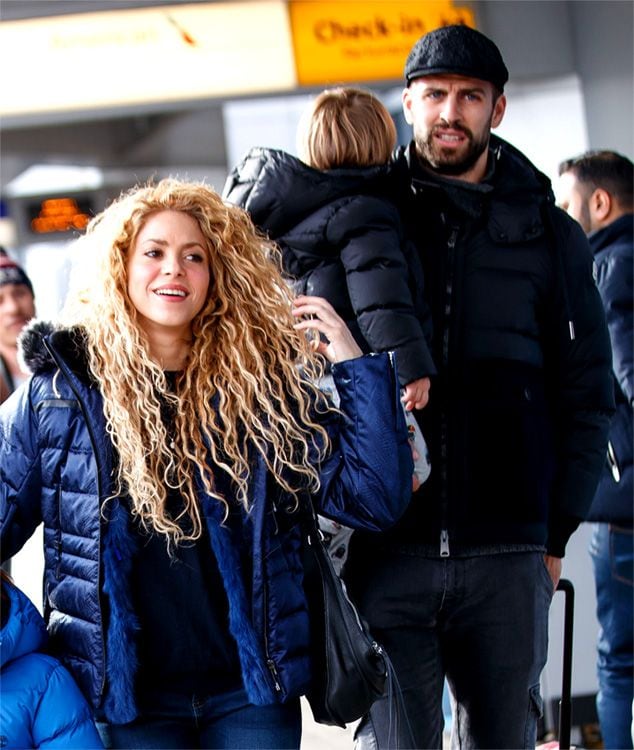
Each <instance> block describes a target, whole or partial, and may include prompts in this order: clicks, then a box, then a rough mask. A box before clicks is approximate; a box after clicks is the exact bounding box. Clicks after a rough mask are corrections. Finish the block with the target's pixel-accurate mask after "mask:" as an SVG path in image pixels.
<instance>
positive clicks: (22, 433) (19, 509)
mask: <svg viewBox="0 0 634 750" xmlns="http://www.w3.org/2000/svg"><path fill="white" fill-rule="evenodd" d="M31 387H32V381H29V382H27V383H26V384H24V385H23V386H21V387H20V388H19V389H18V390H17V391H15V393H13V394H12V395H11V396H10V397H9V398H8V399H7V400H6V401H5V402H4V403H3V404H2V406H0V551H1V554H2V560H3V561H4V560H6V559H8V558H9V557H11V556H12V555H14V554H15V553H16V552H18V550H19V549H20V548H21V547H22V545H23V544H24V543H25V542H26V541H27V540H28V539H29V537H30V536H31V534H33V531H34V530H35V528H36V527H37V525H38V524H39V523H40V521H41V520H42V516H41V506H40V495H41V474H40V451H39V447H38V440H37V418H36V415H35V412H34V410H33V408H32V404H31V400H30V396H29V394H30V389H31Z"/></svg>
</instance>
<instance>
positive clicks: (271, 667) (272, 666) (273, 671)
mask: <svg viewBox="0 0 634 750" xmlns="http://www.w3.org/2000/svg"><path fill="white" fill-rule="evenodd" d="M266 666H267V667H268V668H269V671H270V673H271V676H272V677H273V684H274V685H275V691H276V692H277V693H281V692H282V686H281V685H280V683H279V682H278V679H277V668H276V666H275V662H274V661H273V659H267V660H266Z"/></svg>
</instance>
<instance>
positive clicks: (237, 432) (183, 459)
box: [0, 179, 412, 748]
mask: <svg viewBox="0 0 634 750" xmlns="http://www.w3.org/2000/svg"><path fill="white" fill-rule="evenodd" d="M80 245H81V254H82V256H83V257H84V259H85V260H87V261H88V263H89V264H90V266H91V271H92V274H91V278H90V279H88V280H83V282H82V285H81V293H79V292H78V293H77V294H76V296H75V299H74V304H69V305H68V307H67V311H66V315H65V325H64V326H62V325H58V326H56V327H53V326H51V325H48V324H43V323H36V324H35V325H33V326H32V327H31V328H30V329H29V330H28V331H27V332H26V334H25V335H24V336H23V340H22V348H23V357H24V360H25V362H26V363H27V364H28V366H29V368H30V370H31V372H32V373H33V377H32V378H31V380H30V381H29V383H27V384H25V385H24V386H23V387H22V388H21V389H20V390H19V391H18V393H16V394H15V396H14V397H13V398H12V399H10V400H9V401H8V402H7V403H6V404H4V405H3V406H2V407H1V409H0V478H1V479H2V484H1V485H0V518H1V519H2V520H1V524H2V525H1V538H0V541H1V545H2V557H3V559H5V558H7V557H9V556H11V555H13V554H15V552H17V551H18V550H19V549H20V547H21V546H22V545H23V544H24V542H25V541H26V540H27V539H28V538H29V536H30V535H31V534H32V532H33V530H34V529H35V527H36V526H37V525H38V524H39V523H40V522H41V521H43V522H44V545H45V560H46V568H45V592H46V601H45V615H46V617H47V620H48V627H49V631H50V635H51V644H52V647H53V649H54V651H55V652H56V653H57V654H58V655H59V656H60V657H61V658H62V660H63V661H64V663H65V664H66V665H67V666H68V667H69V669H70V670H71V672H72V673H73V675H74V677H75V678H76V680H77V681H78V683H79V685H80V686H81V687H82V689H83V691H84V693H85V694H86V697H87V698H88V699H89V701H90V702H91V703H92V705H93V708H94V710H95V715H96V717H97V719H98V720H99V721H100V729H101V731H102V735H103V737H104V740H105V743H106V745H107V746H109V747H115V748H122V747H139V748H140V747H145V748H158V747H172V748H173V747H181V748H188V747H200V748H211V747H213V748H238V747H250V748H264V747H276V748H283V747H299V739H300V734H301V727H300V712H299V704H298V697H299V696H300V695H302V694H303V693H304V692H305V691H306V690H307V689H308V686H309V684H310V677H311V675H310V660H309V649H308V640H309V623H308V614H307V605H306V599H305V596H304V592H303V589H302V565H301V556H300V532H299V528H298V523H299V517H300V507H301V505H302V502H305V501H306V498H307V497H309V496H310V497H312V499H313V502H314V503H315V504H316V505H317V507H318V508H319V510H320V511H321V512H323V513H326V514H327V515H329V516H332V517H333V518H335V519H337V520H338V521H341V522H343V523H346V524H348V525H351V526H357V527H362V528H366V529H370V530H375V531H378V530H381V529H382V528H385V527H387V526H389V525H391V524H392V523H393V522H394V521H395V520H396V519H397V518H398V517H399V515H400V514H401V513H402V512H403V510H404V508H405V505H406V503H407V501H408V499H409V488H410V481H411V469H412V466H411V454H410V452H409V448H408V445H407V436H406V432H405V429H404V423H403V418H402V413H401V411H400V409H399V408H398V394H397V386H396V383H395V382H394V378H393V374H392V372H391V368H390V363H389V360H388V358H387V357H386V356H385V355H372V356H362V355H361V351H360V349H359V348H358V346H357V345H356V343H355V342H354V340H353V338H352V336H351V335H350V333H349V332H348V329H347V328H346V326H345V324H344V323H343V321H342V320H341V318H339V316H338V315H337V314H336V313H335V312H334V310H333V308H332V307H331V306H330V305H329V304H328V303H327V302H326V301H325V300H323V299H321V298H317V297H306V296H302V297H298V298H296V299H294V300H293V299H292V298H291V295H290V293H289V291H288V289H287V287H286V285H285V283H284V282H283V279H282V276H281V273H280V267H279V259H278V253H277V250H276V248H275V247H274V246H273V245H272V244H270V243H269V242H267V241H266V240H265V239H264V238H263V237H262V236H260V235H259V234H258V233H257V231H256V230H255V229H254V227H253V225H252V223H251V221H250V219H249V218H248V216H247V214H246V213H245V212H243V211H242V210H240V209H238V208H235V207H230V206H228V205H225V204H224V203H223V201H222V200H221V199H220V197H219V196H218V195H217V194H216V193H215V192H214V191H213V190H211V189H210V188H208V187H206V186H205V185H202V184H195V183H188V182H184V181H179V180H171V179H170V180H162V181H161V182H159V183H158V184H156V185H149V186H145V187H138V188H134V189H132V190H131V191H129V192H128V193H126V194H124V195H122V196H121V197H120V198H119V199H118V200H117V201H115V202H114V203H113V204H112V205H110V206H109V207H108V208H107V209H106V210H105V211H103V212H102V213H101V214H100V215H99V216H97V217H96V218H95V219H93V220H92V222H91V223H90V225H89V227H88V230H87V232H86V235H85V237H83V238H82V239H81V240H80ZM309 331H312V336H307V333H308V332H309ZM325 359H326V360H328V361H330V362H331V363H333V375H334V377H335V380H336V383H337V386H338V388H339V391H340V395H341V407H340V409H334V408H333V407H332V406H331V405H330V404H329V403H327V401H326V399H325V398H324V396H323V395H322V394H321V393H320V391H319V390H318V388H316V387H315V385H313V383H314V382H315V380H316V379H317V378H318V377H319V376H320V374H321V373H322V371H323V363H324V360H325Z"/></svg>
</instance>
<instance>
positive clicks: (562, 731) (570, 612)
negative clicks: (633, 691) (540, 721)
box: [557, 578, 575, 750]
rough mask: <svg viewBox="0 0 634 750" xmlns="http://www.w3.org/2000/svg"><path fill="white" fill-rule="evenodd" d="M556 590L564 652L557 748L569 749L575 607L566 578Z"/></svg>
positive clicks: (573, 597)
mask: <svg viewBox="0 0 634 750" xmlns="http://www.w3.org/2000/svg"><path fill="white" fill-rule="evenodd" d="M557 591H563V592H564V596H565V603H564V652H563V668H562V681H561V700H560V701H559V750H569V749H570V728H571V725H572V634H573V618H574V607H575V589H574V586H573V585H572V582H571V581H569V580H568V579H567V578H560V579H559V583H558V584H557Z"/></svg>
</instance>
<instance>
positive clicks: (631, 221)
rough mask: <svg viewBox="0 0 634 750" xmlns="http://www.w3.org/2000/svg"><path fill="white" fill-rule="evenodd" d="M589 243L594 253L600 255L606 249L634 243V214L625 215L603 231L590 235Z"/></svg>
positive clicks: (598, 230)
mask: <svg viewBox="0 0 634 750" xmlns="http://www.w3.org/2000/svg"><path fill="white" fill-rule="evenodd" d="M588 241H589V242H590V247H591V248H592V252H593V253H595V254H596V253H598V252H600V251H601V250H604V249H605V248H606V247H609V246H610V245H615V244H617V243H618V244H621V243H623V244H629V245H632V244H633V243H634V214H625V215H624V216H620V217H619V218H618V219H616V220H615V221H613V222H612V223H611V224H608V226H607V227H603V229H597V230H596V232H592V233H591V234H589V235H588Z"/></svg>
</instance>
